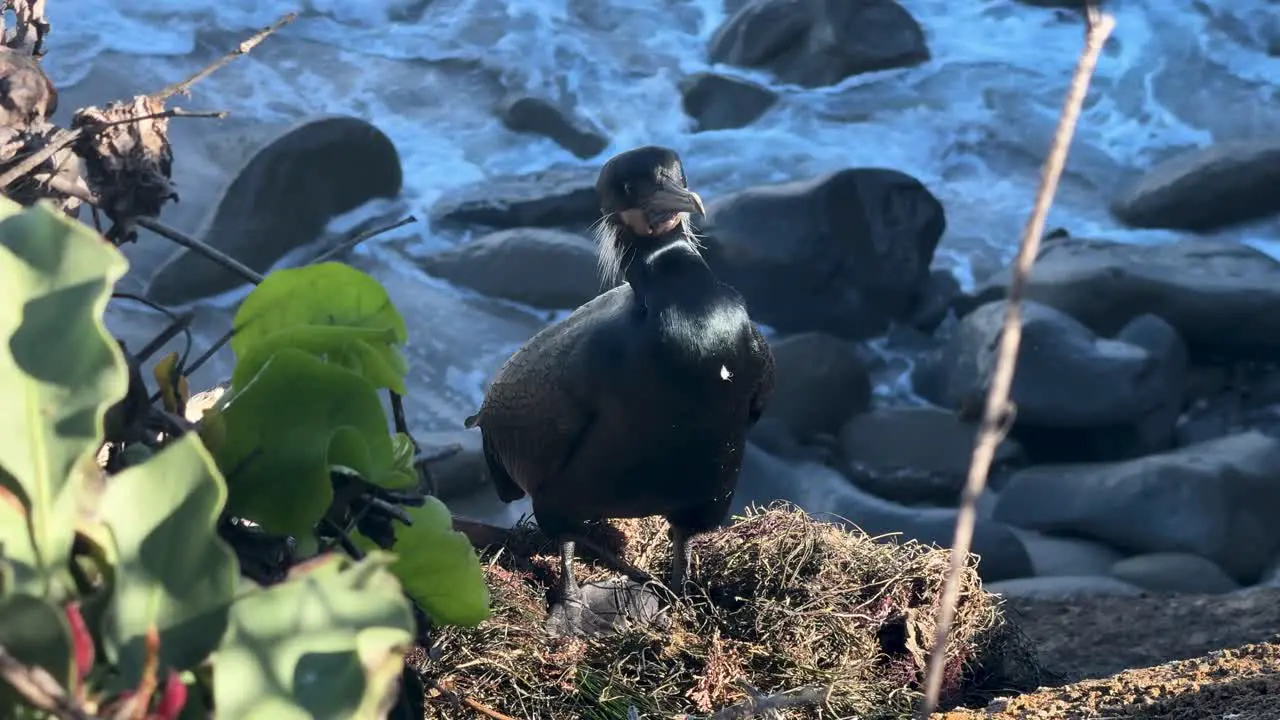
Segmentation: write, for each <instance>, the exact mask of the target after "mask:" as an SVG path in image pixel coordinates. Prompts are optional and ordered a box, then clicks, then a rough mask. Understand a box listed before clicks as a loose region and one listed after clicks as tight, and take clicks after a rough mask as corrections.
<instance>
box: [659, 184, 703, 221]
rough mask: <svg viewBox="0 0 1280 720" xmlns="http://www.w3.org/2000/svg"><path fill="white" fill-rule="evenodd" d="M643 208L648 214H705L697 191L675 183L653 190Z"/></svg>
mask: <svg viewBox="0 0 1280 720" xmlns="http://www.w3.org/2000/svg"><path fill="white" fill-rule="evenodd" d="M644 210H645V212H646V213H650V214H658V213H671V212H677V213H695V212H696V213H698V214H699V215H706V214H707V211H706V209H705V208H704V207H703V206H702V198H700V197H698V193H696V192H694V191H692V190H689V189H688V188H682V187H679V186H676V185H663V186H662V187H659V188H658V189H657V190H655V191H654V192H653V194H652V195H650V196H649V197H648V198H647V199H646V200H645V202H644Z"/></svg>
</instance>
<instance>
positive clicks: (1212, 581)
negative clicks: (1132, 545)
mask: <svg viewBox="0 0 1280 720" xmlns="http://www.w3.org/2000/svg"><path fill="white" fill-rule="evenodd" d="M1111 575H1112V576H1113V577H1115V578H1117V579H1119V580H1123V581H1125V582H1127V583H1130V584H1132V585H1137V586H1138V587H1140V588H1143V589H1145V590H1149V591H1151V592H1161V593H1164V592H1171V593H1189V594H1195V595H1217V594H1220V593H1229V592H1233V591H1235V590H1239V589H1240V584H1239V583H1237V582H1236V581H1235V580H1232V579H1231V578H1230V577H1228V576H1227V574H1226V573H1225V572H1223V571H1222V568H1220V567H1218V566H1217V564H1215V563H1214V562H1212V561H1210V560H1206V559H1204V558H1202V557H1200V556H1199V555H1192V554H1189V553H1150V554H1147V555H1135V556H1133V557H1130V558H1125V559H1124V560H1121V561H1119V562H1117V563H1116V564H1115V565H1114V566H1112V568H1111Z"/></svg>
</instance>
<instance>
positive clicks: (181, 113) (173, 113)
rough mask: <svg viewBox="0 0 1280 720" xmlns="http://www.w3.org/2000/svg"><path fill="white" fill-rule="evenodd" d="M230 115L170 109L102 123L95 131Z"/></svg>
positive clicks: (209, 111)
mask: <svg viewBox="0 0 1280 720" xmlns="http://www.w3.org/2000/svg"><path fill="white" fill-rule="evenodd" d="M227 115H230V113H228V112H227V111H226V110H183V109H182V108H169V109H167V110H161V111H160V112H158V113H149V114H147V115H135V116H134V117H131V118H125V119H124V120H113V121H111V122H107V123H100V124H97V125H94V126H93V130H94V131H95V132H96V131H98V130H105V129H107V128H109V127H115V126H116V125H128V124H129V123H135V122H140V121H142V120H159V119H160V118H208V119H212V120H225V119H226V117H227Z"/></svg>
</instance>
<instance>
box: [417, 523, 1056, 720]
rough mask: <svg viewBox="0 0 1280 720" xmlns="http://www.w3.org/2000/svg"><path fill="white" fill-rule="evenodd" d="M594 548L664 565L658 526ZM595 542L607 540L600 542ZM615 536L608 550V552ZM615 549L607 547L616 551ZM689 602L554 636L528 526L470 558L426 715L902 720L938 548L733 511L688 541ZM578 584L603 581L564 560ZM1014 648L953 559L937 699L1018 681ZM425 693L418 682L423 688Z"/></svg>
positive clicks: (936, 577) (438, 652)
mask: <svg viewBox="0 0 1280 720" xmlns="http://www.w3.org/2000/svg"><path fill="white" fill-rule="evenodd" d="M614 529H615V532H618V533H619V534H620V535H621V536H622V537H621V538H616V537H615V538H613V542H609V538H602V537H600V536H599V535H597V539H598V540H602V541H603V542H604V544H607V545H609V544H612V545H614V546H615V547H616V549H618V550H620V551H621V552H620V554H621V555H622V556H623V557H624V558H626V559H627V560H628V561H629V562H631V563H633V564H635V565H636V566H637V567H639V568H641V569H644V570H646V571H648V572H650V573H652V574H653V575H655V576H657V577H662V576H664V575H665V573H666V571H667V569H668V563H669V562H670V549H669V544H668V541H667V526H666V523H665V522H664V521H662V520H660V519H656V518H650V519H645V520H631V521H616V522H615V523H614ZM605 532H607V530H606V531H605ZM619 540H620V542H618V541H619ZM619 545H620V547H617V546H619ZM693 547H694V557H695V563H696V565H695V567H694V571H693V577H694V580H695V582H696V583H697V584H698V586H699V590H698V591H696V592H692V591H691V596H690V597H689V598H688V599H687V600H686V601H684V602H682V603H680V604H679V605H678V606H677V607H675V608H673V609H672V619H673V620H674V622H673V624H672V628H671V630H670V631H669V632H665V633H661V634H660V633H657V632H655V631H652V630H647V629H631V630H627V631H625V632H623V633H621V634H617V635H608V636H601V637H594V638H573V639H554V638H551V637H550V636H549V635H548V634H547V632H546V630H545V629H544V623H545V621H546V617H547V598H548V592H549V590H548V588H549V587H554V585H553V582H554V580H555V576H556V575H557V572H556V570H555V568H556V563H557V561H556V558H555V555H554V552H553V548H552V547H551V546H550V544H549V543H548V542H547V541H546V539H545V538H544V537H543V536H541V535H540V534H539V533H538V532H537V530H536V528H534V527H532V526H527V525H526V526H521V527H519V528H517V529H516V531H515V532H514V533H513V534H512V536H511V537H510V538H509V540H508V541H507V543H506V545H505V546H504V547H502V548H499V549H497V550H496V551H494V552H491V553H489V554H488V563H487V568H486V574H487V577H488V582H489V589H490V593H491V596H492V605H493V614H492V617H491V619H490V620H488V621H486V622H485V623H484V624H482V625H481V626H480V627H478V628H474V629H446V630H443V631H442V632H441V633H440V634H439V635H438V636H437V638H436V643H435V648H434V651H433V652H432V655H433V656H435V658H437V659H435V660H431V659H427V658H425V657H424V656H419V657H418V658H417V660H416V664H418V666H419V668H420V670H421V671H422V672H423V673H424V676H425V677H426V678H427V679H428V680H429V681H433V682H434V683H435V685H436V686H437V687H439V688H443V689H445V691H446V692H443V693H439V692H438V693H437V697H436V698H433V699H430V700H428V703H427V708H426V717H427V718H456V717H462V716H464V715H467V716H470V715H473V714H474V713H475V711H474V710H466V709H461V708H459V707H458V706H457V703H458V701H459V699H460V698H462V699H465V700H469V701H471V702H474V703H479V704H481V705H483V706H485V707H487V708H490V709H493V710H496V711H498V712H501V713H504V714H507V715H511V716H513V717H516V718H520V719H521V720H534V719H537V720H543V719H559V718H565V719H566V720H568V719H575V720H576V719H578V718H582V719H584V720H585V719H597V718H599V719H602V720H603V719H605V718H608V719H612V718H626V717H627V712H628V709H629V708H630V707H632V706H634V707H635V708H636V709H637V710H638V711H639V714H640V716H641V717H644V718H671V717H682V716H683V715H685V714H691V713H692V714H696V713H707V712H710V711H713V710H714V709H717V708H722V707H725V706H727V705H731V704H734V703H737V702H741V701H742V700H744V699H745V697H746V694H745V691H744V689H743V687H742V683H743V682H745V683H746V684H748V685H750V686H751V687H753V688H755V689H756V690H758V691H760V692H762V693H765V694H769V693H776V692H783V691H787V690H793V689H796V688H801V687H805V686H814V685H820V686H823V687H826V688H829V694H828V697H827V700H826V703H825V704H824V705H821V706H817V707H808V708H800V709H791V710H787V711H783V717H787V718H849V717H860V718H886V717H902V716H904V715H906V714H908V713H909V712H910V711H911V709H912V707H913V704H914V703H915V702H916V701H917V700H918V698H919V693H918V688H919V686H920V685H921V682H922V680H923V677H924V668H925V662H926V655H927V652H928V647H929V644H930V643H931V641H932V637H933V631H934V623H933V617H934V613H935V611H936V608H937V603H938V600H939V597H940V595H941V590H942V586H943V582H944V579H945V576H946V572H947V567H948V563H949V551H947V550H940V549H936V548H932V547H928V546H924V545H920V544H918V543H914V542H908V543H905V544H901V545H899V544H896V543H893V542H883V541H876V540H874V539H872V538H870V537H868V536H867V535H865V534H864V533H862V532H860V531H856V530H855V531H847V530H845V529H843V528H841V527H839V526H836V525H832V524H828V523H824V522H819V521H816V520H813V519H812V518H810V517H809V516H808V515H806V514H805V513H804V512H803V511H801V510H798V509H796V508H795V507H793V506H787V505H775V506H773V507H771V508H769V509H767V510H763V511H752V512H749V513H748V515H747V516H746V517H743V518H740V519H738V520H736V522H735V523H734V524H733V525H732V526H730V527H729V528H726V529H724V530H722V531H718V532H715V533H711V534H709V535H706V536H703V537H701V538H699V539H697V540H695V542H694V544H693ZM579 573H580V579H583V580H591V579H599V578H601V577H604V576H607V575H610V574H611V573H608V572H605V571H603V570H601V569H599V568H597V567H594V566H587V565H582V564H581V563H580V569H579ZM1038 677H1039V670H1038V667H1037V664H1036V662H1035V658H1034V655H1033V654H1032V652H1031V651H1030V649H1029V645H1028V644H1027V643H1026V642H1025V640H1024V639H1023V638H1022V636H1021V635H1020V634H1019V633H1018V632H1017V631H1016V629H1015V628H1014V627H1013V626H1011V625H1010V624H1008V623H1007V622H1006V621H1005V619H1004V617H1003V615H1002V612H1001V609H1000V606H999V601H998V599H997V598H995V597H993V596H991V595H988V594H986V593H985V592H983V590H982V588H981V583H980V581H979V579H978V575H977V572H976V571H975V569H974V567H973V564H972V563H971V564H970V566H969V567H968V568H966V571H965V573H964V576H963V578H962V582H961V593H960V601H959V604H958V607H957V610H956V618H955V624H954V628H953V634H952V642H951V645H950V647H949V651H948V660H947V674H946V682H945V686H944V694H945V696H946V697H947V698H948V699H949V701H950V702H951V703H953V704H954V703H957V702H964V701H969V700H982V699H984V698H986V697H988V696H989V695H991V694H994V693H989V692H988V691H989V690H991V691H994V690H1000V691H1004V692H1008V691H1009V690H1011V689H1016V688H1020V687H1026V686H1033V685H1034V684H1035V683H1036V680H1037V679H1038ZM428 687H431V682H429V683H428Z"/></svg>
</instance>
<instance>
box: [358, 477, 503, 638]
mask: <svg viewBox="0 0 1280 720" xmlns="http://www.w3.org/2000/svg"><path fill="white" fill-rule="evenodd" d="M405 510H406V511H407V512H408V514H409V517H410V518H412V519H413V524H412V525H405V524H403V523H399V522H397V523H395V524H394V525H393V527H394V528H395V533H396V542H395V545H394V546H393V547H392V550H394V551H395V554H396V561H395V562H394V563H392V564H391V572H392V573H393V574H394V575H395V576H396V577H398V578H400V582H401V583H402V584H403V585H404V590H405V592H406V593H408V594H409V597H411V598H413V600H414V602H416V603H418V605H420V606H422V609H423V610H425V611H426V612H427V615H429V616H430V617H431V620H432V622H435V623H439V624H441V625H462V626H467V627H474V626H475V625H479V624H480V623H481V622H483V621H484V620H486V619H488V617H489V589H488V588H487V587H486V586H485V584H484V572H483V571H482V570H481V568H480V560H479V558H477V557H476V551H475V548H473V547H472V546H471V541H470V540H469V539H468V538H467V536H466V535H463V534H462V533H460V532H458V531H456V530H454V529H453V516H452V515H451V514H450V513H449V508H447V507H445V504H444V503H443V502H440V500H438V499H436V498H434V497H428V498H427V502H426V503H425V504H424V505H423V506H422V507H419V508H415V507H409V508H405ZM354 537H355V540H356V543H357V545H359V546H361V547H362V549H364V550H373V549H375V548H377V545H376V544H375V543H374V542H373V541H372V540H370V539H368V538H366V537H364V536H362V535H360V534H359V533H354Z"/></svg>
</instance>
